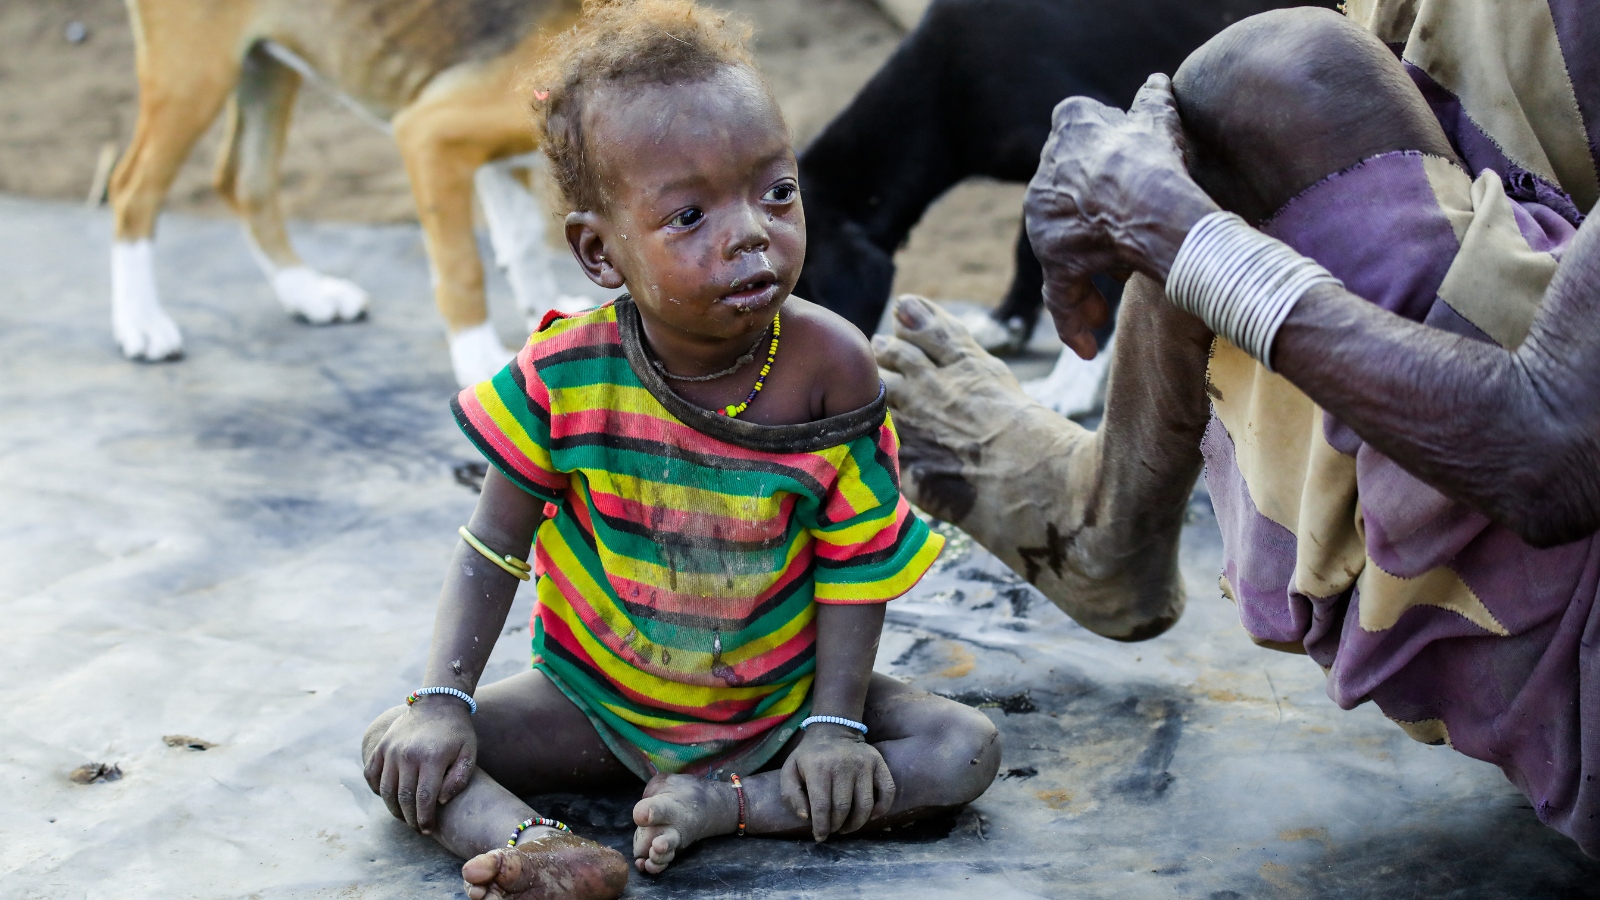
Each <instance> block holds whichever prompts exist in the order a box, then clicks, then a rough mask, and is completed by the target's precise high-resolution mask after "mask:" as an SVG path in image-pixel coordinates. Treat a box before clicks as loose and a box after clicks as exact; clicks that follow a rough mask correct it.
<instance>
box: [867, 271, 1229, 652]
mask: <svg viewBox="0 0 1600 900" xmlns="http://www.w3.org/2000/svg"><path fill="white" fill-rule="evenodd" d="M1117 330H1118V332H1119V333H1120V334H1121V337H1120V338H1119V339H1118V340H1117V341H1116V345H1115V349H1114V350H1113V351H1112V361H1111V374H1110V381H1109V384H1108V386H1107V388H1106V413H1105V417H1104V419H1103V420H1102V422H1101V425H1100V428H1099V430H1098V431H1089V430H1087V429H1085V428H1083V427H1082V426H1080V425H1078V424H1077V423H1075V422H1072V421H1070V420H1068V419H1064V418H1062V417H1061V416H1060V415H1058V414H1056V413H1055V412H1053V411H1051V410H1049V409H1048V408H1046V407H1044V406H1042V405H1040V404H1038V403H1036V402H1034V401H1033V400H1031V399H1029V398H1028V396H1027V395H1026V394H1024V393H1023V392H1022V388H1021V386H1020V385H1019V384H1018V383H1017V380H1016V378H1015V377H1014V376H1012V374H1011V373H1010V371H1009V370H1008V369H1006V367H1005V364H1004V363H1001V362H1000V361H999V360H997V359H995V358H994V357H992V356H990V355H989V354H987V353H985V352H984V351H983V349H982V348H980V347H978V346H977V344H975V343H974V342H973V341H972V338H971V337H970V336H968V335H967V333H966V332H965V331H964V330H962V329H961V327H960V325H959V324H958V323H957V322H956V321H955V320H954V319H953V318H952V317H951V316H949V315H948V314H947V313H945V312H944V311H943V310H940V309H938V308H937V307H936V306H935V305H934V304H932V303H927V302H925V301H922V300H920V299H917V298H901V299H900V300H899V301H897V304H896V313H895V335H896V336H895V337H894V338H889V339H883V338H880V339H879V340H878V341H877V342H876V345H875V346H876V349H877V354H878V364H879V365H880V366H881V367H882V368H883V370H884V381H885V384H886V385H887V388H888V392H889V403H890V405H891V406H892V407H893V409H894V417H895V425H896V427H897V428H898V430H899V433H900V438H901V442H902V443H901V453H900V460H901V465H902V466H903V477H902V481H901V487H902V489H903V490H904V491H905V493H906V496H907V497H908V498H910V500H911V501H912V502H913V503H916V504H917V505H918V506H920V507H922V508H923V509H925V510H927V511H928V512H930V513H932V514H934V515H936V516H938V517H940V518H942V519H944V520H946V521H948V522H951V523H954V524H956V525H959V526H961V528H962V529H963V530H965V531H966V532H967V533H968V534H971V535H972V536H973V538H975V539H976V540H977V541H978V542H979V543H981V544H983V545H984V546H985V547H987V548H988V549H989V550H990V551H991V552H993V553H994V554H995V555H997V556H999V557H1000V558H1001V559H1002V560H1003V561H1004V562H1005V563H1006V564H1007V565H1009V566H1011V567H1012V568H1013V569H1015V570H1016V571H1017V572H1019V573H1021V574H1022V575H1023V576H1024V577H1025V578H1027V579H1028V580H1029V581H1030V582H1032V583H1033V584H1034V585H1035V586H1036V587H1038V588H1039V590H1040V591H1041V592H1043V593H1044V594H1045V596H1047V597H1049V598H1050V599H1051V600H1052V601H1053V602H1055V604H1056V605H1057V606H1059V607H1061V609H1062V610H1063V611H1065V612H1066V613H1067V614H1068V615H1070V616H1072V617H1073V618H1074V619H1076V620H1077V621H1078V622H1079V623H1080V624H1082V625H1083V626H1084V627H1086V628H1089V629H1090V630H1092V631H1095V632H1097V633H1099V634H1102V635H1105V636H1107V637H1112V638H1116V639H1118V640H1142V639H1144V638H1148V637H1153V636H1155V635H1157V634H1160V633H1161V632H1162V631H1165V630H1166V629H1167V628H1168V627H1169V626H1171V624H1172V623H1173V622H1175V621H1177V618H1178V616H1179V614H1181V613H1182V611H1183V602H1184V596H1185V595H1184V590H1183V583H1182V579H1181V578H1180V577H1179V573H1178V557H1177V550H1178V536H1179V533H1180V532H1181V531H1182V529H1183V513H1184V509H1185V507H1186V505H1187V503H1188V498H1189V491H1190V489H1191V488H1192V487H1193V486H1194V481H1195V478H1196V477H1197V476H1198V475H1199V473H1200V449H1199V445H1200V436H1201V434H1202V433H1203V432H1204V430H1205V425H1206V421H1207V418H1208V409H1207V405H1206V394H1205V367H1206V355H1207V352H1208V350H1209V348H1210V344H1211V333H1210V332H1209V331H1207V330H1206V329H1205V327H1204V326H1203V325H1201V324H1200V323H1199V321H1198V320H1196V319H1194V318H1193V317H1190V316H1188V315H1186V314H1184V313H1182V312H1179V311H1178V310H1176V309H1175V308H1173V307H1172V305H1171V304H1169V303H1167V301H1166V298H1165V297H1164V296H1163V295H1162V292H1161V287H1160V286H1159V285H1157V284H1156V283H1155V282H1153V281H1150V280H1149V279H1146V278H1142V277H1137V276H1136V277H1135V278H1133V279H1131V280H1130V281H1129V282H1128V287H1127V290H1126V292H1125V293H1124V295H1123V299H1122V306H1121V309H1120V310H1119V314H1118V319H1117Z"/></svg>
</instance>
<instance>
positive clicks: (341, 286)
mask: <svg viewBox="0 0 1600 900" xmlns="http://www.w3.org/2000/svg"><path fill="white" fill-rule="evenodd" d="M272 290H273V292H274V293H276V294H277V295H278V302H279V303H282V304H283V308H284V309H285V310H288V312H289V315H291V316H298V317H300V318H303V319H305V320H306V321H307V322H310V323H311V324H313V325H326V324H328V323H330V322H354V321H355V320H356V319H359V318H361V317H362V316H364V315H366V312H367V306H368V304H369V303H370V300H369V298H368V297H367V292H366V291H364V290H362V289H361V288H360V287H359V286H358V285H356V284H355V283H354V282H350V281H346V280H344V279H343V278H334V277H333V276H331V275H324V274H322V273H321V272H318V271H316V270H314V269H310V268H308V267H306V266H294V267H292V268H288V269H279V270H278V271H276V272H273V273H272Z"/></svg>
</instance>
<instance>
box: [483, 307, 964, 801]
mask: <svg viewBox="0 0 1600 900" xmlns="http://www.w3.org/2000/svg"><path fill="white" fill-rule="evenodd" d="M642 334H643V331H642V329H641V327H640V323H639V313H638V310H637V308H636V307H635V306H634V305H633V302H632V301H631V300H629V299H627V298H626V297H623V298H621V299H619V300H617V301H616V302H615V303H611V304H608V305H606V306H602V307H600V308H599V309H596V310H593V311H591V312H588V313H585V314H583V315H579V316H574V317H570V318H561V319H555V320H554V321H551V322H547V323H546V327H544V328H543V329H541V330H540V331H539V332H538V333H536V334H534V335H533V336H532V337H531V338H529V340H528V343H527V345H526V346H525V347H523V349H522V352H521V353H519V354H518V355H517V358H516V359H515V360H513V361H512V362H511V364H510V365H508V366H507V367H506V368H505V370H504V371H502V372H501V373H500V374H499V375H496V376H495V377H494V378H493V379H492V380H490V381H486V382H483V383H481V384H478V385H476V386H474V387H471V388H467V389H466V390H464V391H462V392H461V393H460V394H459V395H458V396H457V397H456V399H455V400H454V401H453V403H452V409H453V411H454V413H455V416H456V421H457V422H458V423H460V425H461V428H462V430H463V431H465V432H466V434H467V437H469V438H470V439H471V440H472V442H473V443H474V444H476V445H477V446H478V449H480V450H481V451H482V452H483V454H484V456H486V457H488V459H489V461H490V462H492V463H493V464H494V465H495V466H496V468H498V469H499V470H500V471H501V472H503V473H504V474H505V475H506V477H507V478H510V479H511V480H512V481H513V482H515V483H516V484H517V485H519V486H520V487H522V489H523V490H526V491H528V492H529V493H530V494H533V495H534V496H536V497H539V498H542V499H544V500H545V501H547V505H546V507H545V510H546V513H547V515H549V516H550V517H549V518H548V519H547V520H546V521H545V522H544V523H543V524H542V525H541V526H540V527H539V531H538V535H537V537H536V538H535V543H534V571H535V573H536V575H537V581H536V585H537V590H538V601H537V604H536V605H535V607H534V613H533V625H532V631H533V658H534V665H535V666H536V667H538V668H539V669H541V670H542V671H543V672H544V673H545V674H546V675H547V676H549V677H550V679H551V680H552V681H553V682H555V684H556V685H557V686H559V687H560V688H561V690H562V691H563V692H564V693H565V694H566V695H567V696H568V697H569V698H571V699H572V701H573V702H574V703H576V704H577V705H578V707H579V708H580V709H582V710H583V711H584V713H585V714H587V715H588V717H589V719H590V721H592V722H593V723H594V726H595V728H596V729H597V730H598V732H599V733H600V736H601V738H602V739H604V740H605V741H606V744H607V746H609V747H610V748H611V749H612V752H614V753H615V754H616V755H617V757H618V758H619V759H621V760H622V761H623V762H624V763H626V764H627V765H628V767H629V768H631V769H632V770H633V771H634V772H635V773H637V774H638V775H640V776H641V777H644V778H648V777H649V776H650V775H652V774H654V773H655V772H658V771H660V772H695V773H700V772H706V773H711V774H717V773H720V772H729V771H738V772H749V771H753V770H754V769H756V768H757V767H759V766H760V765H762V764H763V763H764V762H766V761H767V760H768V759H770V758H771V757H772V755H773V754H775V753H776V752H777V751H778V750H779V749H780V748H782V746H783V744H784V743H785V742H786V741H787V740H788V739H789V737H790V736H791V735H792V734H793V733H794V730H795V727H796V726H797V725H798V723H799V721H800V719H801V718H803V717H804V716H806V715H808V714H809V710H810V705H811V683H812V676H813V673H814V670H815V665H816V648H815V636H816V627H815V615H816V607H815V603H882V602H885V601H888V600H891V599H893V598H895V597H898V596H899V595H901V594H903V593H905V592H906V591H907V590H908V589H910V588H911V586H912V585H914V584H915V583H916V582H917V580H918V579H919V578H921V577H922V575H923V573H924V572H926V571H927V570H928V567H929V566H930V565H932V563H933V561H934V558H935V557H937V556H938V554H939V550H940V549H941V548H942V547H943V545H944V539H943V538H942V537H941V536H939V535H938V534H936V533H934V532H932V531H930V530H929V528H928V526H927V525H926V524H925V523H924V522H923V521H922V520H920V519H918V518H917V517H916V516H915V515H913V514H912V513H911V510H910V507H909V506H908V504H907V503H906V501H905V499H904V498H903V497H902V496H901V495H900V487H899V479H900V476H899V462H898V450H899V442H898V439H897V438H896V436H895V432H894V426H893V425H892V424H891V422H890V421H889V417H888V414H887V411H886V405H885V403H884V400H883V397H882V394H881V393H880V395H879V398H878V399H877V401H875V402H874V403H872V404H870V405H868V406H866V407H863V408H861V409H859V410H856V411H854V412H850V413H846V414H844V415H840V416H833V417H831V418H828V419H824V420H822V421H820V422H812V423H807V424H801V425H781V426H772V425H757V424H754V423H751V422H745V421H741V420H738V419H730V418H727V417H725V416H719V415H717V414H716V413H714V412H711V411H709V410H705V409H701V408H700V407H697V406H694V405H692V404H690V403H688V402H687V401H685V400H684V399H683V398H681V397H679V396H678V395H677V394H676V393H674V392H673V391H672V390H671V389H670V388H669V387H668V386H667V384H666V382H665V381H663V380H662V378H661V376H660V375H659V374H657V373H656V371H655V370H654V368H653V367H652V366H651V365H650V361H649V359H648V357H647V356H646V355H645V354H646V352H647V351H646V350H645V349H644V345H643V339H642ZM778 364H779V365H782V360H781V358H780V360H779V362H778Z"/></svg>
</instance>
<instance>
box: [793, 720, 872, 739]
mask: <svg viewBox="0 0 1600 900" xmlns="http://www.w3.org/2000/svg"><path fill="white" fill-rule="evenodd" d="M819 723H820V724H825V725H843V726H844V727H846V728H854V729H855V730H857V731H859V732H861V733H862V734H863V735H865V734H866V733H867V726H865V725H863V724H861V723H860V722H855V721H851V720H850V719H846V718H845V717H844V716H809V717H807V718H806V720H805V721H804V722H801V723H800V730H801V731H804V730H806V729H807V728H809V727H811V726H812V725H817V724H819Z"/></svg>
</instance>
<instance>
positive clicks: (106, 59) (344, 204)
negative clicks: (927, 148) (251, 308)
mask: <svg viewBox="0 0 1600 900" xmlns="http://www.w3.org/2000/svg"><path fill="white" fill-rule="evenodd" d="M721 5H725V6H728V7H729V8H731V9H732V10H733V11H735V12H736V13H738V14H740V15H742V16H744V17H745V18H746V19H748V20H749V21H751V22H752V23H753V24H754V25H755V26H756V53H757V56H758V57H759V58H760V61H761V64H762V66H763V67H764V68H765V69H766V71H767V74H768V76H769V77H770V78H771V79H772V81H773V84H774V86H775V88H776V89H777V92H778V95H779V100H780V102H781V103H782V105H783V108H784V112H785V114H786V115H787V116H788V118H789V122H790V125H791V126H792V127H793V129H794V132H795V138H796V140H797V141H798V142H800V143H801V144H802V145H803V144H804V143H805V142H806V141H807V140H809V139H810V138H811V136H813V135H814V134H816V133H817V131H819V130H820V129H821V128H822V126H823V125H825V124H826V123H827V121H828V120H829V119H830V118H831V117H832V116H833V115H834V114H835V113H836V112H838V110H839V109H840V108H842V107H843V106H844V105H845V103H847V102H848V101H849V99H850V97H851V96H853V95H854V94H855V91H856V90H857V88H859V87H860V85H861V84H862V83H863V82H865V81H866V79H867V78H868V77H869V76H870V75H871V74H872V72H873V71H875V70H876V69H877V68H878V66H879V65H880V64H881V63H882V62H883V60H884V59H885V58H887V57H888V55H889V53H890V52H891V51H892V50H893V49H894V46H895V43H896V42H897V41H898V40H899V38H900V34H901V32H900V30H899V29H898V28H897V26H895V25H894V24H892V23H891V22H890V21H889V20H888V19H887V18H885V17H884V15H883V14H882V13H880V12H879V11H878V9H877V8H876V7H875V6H873V5H872V4H871V3H869V2H868V0H735V2H732V3H724V4H721ZM72 22H81V23H82V24H83V25H84V26H86V27H87V29H88V33H87V38H86V39H84V40H83V41H82V42H81V43H77V44H74V43H71V42H69V40H68V39H67V29H68V25H69V23H72ZM137 103H138V101H137V87H136V84H135V80H134V68H133V36H132V33H131V31H130V30H129V26H128V17H127V13H126V11H125V10H124V8H123V4H122V3H121V2H119V0H48V2H45V0H12V2H6V3H0V192H4V193H13V194H25V195H29V196H34V197H50V198H59V199H82V198H84V197H85V196H86V195H87V193H88V191H89V189H90V185H91V183H92V181H93V176H94V170H95V163H96V160H97V159H98V158H99V156H100V152H101V149H102V148H103V147H105V146H106V145H107V144H110V145H113V146H115V147H117V148H121V147H123V146H125V145H126V143H127V141H128V139H129V138H130V136H131V135H132V134H133V127H134V122H135V119H136V118H137ZM220 135H221V128H220V126H217V127H213V128H212V130H211V132H210V133H208V134H207V135H206V137H205V139H204V140H203V141H202V142H201V144H200V146H198V147H197V148H196V149H195V151H194V152H193V153H192V154H191V155H190V158H189V161H188V163H187V164H186V165H185V166H184V168H183V170H182V172H181V173H180V174H179V176H178V180H177V183H176V184H175V185H174V187H173V191H172V194H171V198H170V201H169V206H168V208H169V209H173V210H180V211H184V212H198V213H202V214H207V215H223V214H225V210H224V207H223V205H222V203H221V201H220V200H218V198H217V196H216V194H215V193H214V192H213V191H212V190H211V166H212V163H213V161H214V160H215V158H216V148H217V144H218V142H219V140H220ZM1021 197H1022V189H1021V187H1020V186H1017V185H998V184H994V183H992V182H974V183H971V184H967V185H963V186H962V187H960V188H958V189H956V190H955V191H953V192H951V194H950V195H948V196H947V197H946V198H945V199H944V200H943V201H941V202H940V203H939V204H938V205H937V206H936V207H935V208H934V209H933V210H932V212H930V214H929V216H928V219H927V220H926V221H925V222H924V224H923V226H922V227H921V228H919V229H918V231H917V232H916V233H915V234H913V236H912V239H911V241H910V243H909V245H908V246H907V247H906V248H905V250H904V251H902V253H901V255H900V273H901V274H900V279H899V282H898V284H897V289H898V290H903V291H913V292H917V293H923V294H927V295H928V296H932V297H936V298H940V299H961V300H975V301H977V302H980V303H983V304H985V305H990V304H992V303H993V302H994V301H996V300H997V299H998V298H999V296H1000V295H1001V294H1002V293H1003V292H1004V290H1005V287H1006V284H1007V283H1008V281H1009V280H1010V277H1011V245H1012V242H1013V241H1014V240H1015V239H1016V233H1017V227H1018V224H1019V221H1020V217H1019V209H1020V204H1021ZM284 206H285V209H286V210H287V212H288V214H289V215H290V216H291V217H294V218H300V219H312V220H323V221H343V222H369V223H396V222H408V221H412V220H414V218H415V216H414V213H413V210H412V202H411V193H410V187H409V185H408V184H407V181H406V177H405V172H404V171H403V169H402V168H401V164H400V157H399V154H398V153H397V151H396V150H395V147H394V143H393V141H391V140H390V138H389V137H388V136H387V135H385V134H383V133H382V132H380V131H378V130H377V129H375V128H373V127H372V126H371V125H368V124H367V123H366V122H364V121H363V120H361V119H360V118H358V117H357V116H356V115H355V114H353V113H351V112H350V111H348V110H347V109H345V108H344V107H342V106H341V105H339V103H338V102H337V101H336V100H335V99H334V98H332V97H331V96H330V95H328V94H327V93H326V92H324V91H323V90H321V89H319V88H317V87H315V86H311V85H308V86H307V87H306V88H305V89H304V90H302V92H301V95H300V103H299V107H298V109H297V110H296V114H295V124H294V127H293V130H292V131H291V133H290V137H289V146H288V153H287V157H286V158H285V160H284Z"/></svg>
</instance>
